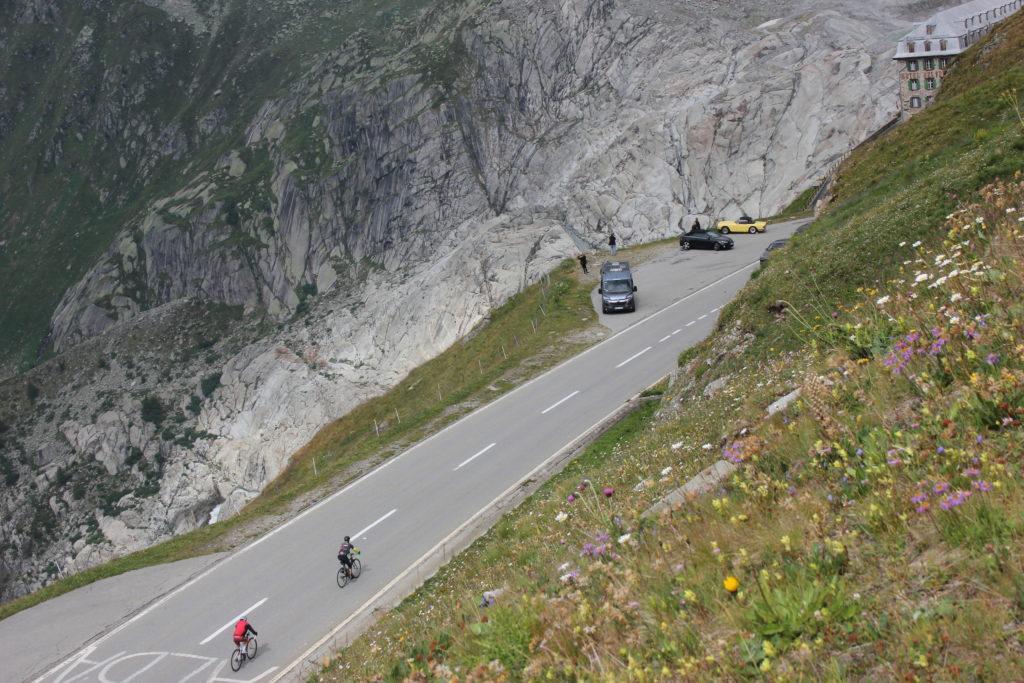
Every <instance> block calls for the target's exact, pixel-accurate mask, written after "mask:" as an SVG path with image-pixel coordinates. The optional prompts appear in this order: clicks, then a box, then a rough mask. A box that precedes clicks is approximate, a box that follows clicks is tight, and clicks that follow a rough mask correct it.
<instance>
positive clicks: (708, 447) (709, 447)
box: [701, 443, 714, 451]
mask: <svg viewBox="0 0 1024 683" xmlns="http://www.w3.org/2000/svg"><path fill="white" fill-rule="evenodd" d="M701 448H703V449H704V450H705V451H710V450H711V449H712V448H714V446H712V445H711V444H709V443H706V444H704V445H703V446H701Z"/></svg>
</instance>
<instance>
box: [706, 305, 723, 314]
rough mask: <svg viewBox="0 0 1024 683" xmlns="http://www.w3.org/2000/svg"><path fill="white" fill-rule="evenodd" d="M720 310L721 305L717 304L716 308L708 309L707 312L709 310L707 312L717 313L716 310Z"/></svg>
mask: <svg viewBox="0 0 1024 683" xmlns="http://www.w3.org/2000/svg"><path fill="white" fill-rule="evenodd" d="M720 310H722V307H721V306H719V307H718V308H712V309H711V310H710V311H708V312H709V313H718V312H719V311H720Z"/></svg>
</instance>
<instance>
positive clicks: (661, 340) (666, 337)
mask: <svg viewBox="0 0 1024 683" xmlns="http://www.w3.org/2000/svg"><path fill="white" fill-rule="evenodd" d="M671 338H672V335H671V334H666V335H665V336H664V337H662V338H661V339H659V340H658V343H659V344H660V343H661V342H663V341H665V340H666V339H671Z"/></svg>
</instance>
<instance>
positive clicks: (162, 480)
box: [0, 0, 933, 597]
mask: <svg viewBox="0 0 1024 683" xmlns="http://www.w3.org/2000/svg"><path fill="white" fill-rule="evenodd" d="M932 4H933V3H928V2H913V3H911V2H902V1H898V0H872V1H871V2H865V3H857V4H856V6H850V4H849V3H845V2H840V1H839V0H830V1H827V2H812V1H811V0H791V1H789V2H784V3H777V5H776V6H775V7H774V8H773V9H772V10H771V14H768V13H766V12H767V10H765V9H764V8H763V7H762V4H761V3H755V2H749V1H744V2H730V3H719V2H711V1H707V0H704V1H697V0H694V1H693V2H687V3H668V2H654V1H652V2H639V1H636V0H617V1H616V0H575V1H566V2H562V3H553V2H548V1H546V0H530V1H529V2H525V3H524V2H511V1H508V2H504V1H497V2H477V1H476V0H451V1H450V2H446V3H427V2H414V1H411V0H409V1H405V2H402V1H399V0H391V1H386V0H380V1H373V0H353V1H352V2H347V3H342V4H339V3H336V2H328V1H327V0H298V1H291V2H254V1H252V0H204V1H200V0H194V1H192V2H189V1H188V0H147V2H146V3H137V2H127V1H124V0H88V1H85V2H82V1H81V0H79V1H77V2H70V1H68V2H60V1H58V0H15V1H14V2H9V3H5V4H4V5H3V7H0V60H2V61H0V69H2V71H0V73H2V75H3V78H2V79H0V84H2V85H0V143H2V144H0V289H2V291H5V292H8V293H9V294H10V295H9V296H6V297H4V299H3V300H2V301H0V330H2V332H0V341H2V342H3V344H2V348H3V351H2V356H0V363H2V365H3V367H6V368H7V371H6V373H7V375H8V379H7V380H5V382H4V383H3V384H2V385H0V397H2V401H0V432H2V434H0V439H3V443H2V445H0V469H2V471H3V474H4V477H5V480H6V486H5V488H4V491H3V495H2V498H0V507H2V510H3V520H4V521H3V523H2V525H0V541H2V551H0V552H2V565H0V572H3V574H4V576H2V577H0V579H2V580H3V582H2V586H0V591H2V592H0V595H2V596H5V597H6V596H9V595H12V594H16V593H19V592H22V591H24V590H26V589H30V588H32V587H34V586H37V585H39V583H40V582H42V581H45V580H47V578H48V574H47V572H50V573H52V572H53V571H55V566H56V565H54V564H52V562H56V563H58V564H59V565H60V566H61V567H62V568H65V569H67V570H69V571H75V570H77V569H81V568H82V567H85V566H89V565H91V564H94V563H96V562H97V561H101V560H102V559H104V558H106V557H110V556H111V555H112V554H117V553H122V552H125V551H127V550H131V549H134V548H138V547H142V546H145V545H147V544H150V543H152V542H153V541H155V540H157V539H160V538H164V537H167V536H168V535H170V534H174V533H178V532H181V531H185V530H188V529H191V528H195V527H196V526H197V525H201V524H203V523H205V521H206V520H207V519H208V516H209V513H210V511H211V510H213V509H214V508H217V509H218V511H219V514H222V515H226V514H231V513H232V512H234V511H236V510H237V509H239V508H240V506H242V505H243V504H244V503H245V502H246V501H248V500H250V499H251V498H252V497H253V496H254V495H256V494H257V493H258V491H259V490H260V489H261V488H262V487H263V486H264V485H265V484H266V483H267V481H269V480H270V479H271V478H273V477H274V476H275V475H276V474H277V473H278V472H279V471H280V470H281V468H282V467H283V466H284V464H285V463H286V462H287V458H288V456H289V454H290V453H291V452H293V451H294V449H295V448H297V447H298V446H299V445H301V444H302V443H304V442H305V441H306V440H307V439H308V438H309V437H310V436H311V435H312V434H313V433H314V432H315V430H316V429H317V428H318V427H319V426H321V425H322V424H324V423H325V422H326V421H328V420H330V419H332V418H334V417H337V416H338V415H341V414H343V413H345V412H346V411H347V410H349V409H350V408H351V407H352V406H354V405H356V404H358V403H359V402H360V401H361V400H364V399H365V398H366V397H368V396H371V395H374V394H376V393H379V392H380V391H382V390H383V389H385V388H387V387H388V386H391V385H393V384H394V383H395V382H396V381H397V380H398V379H400V378H401V377H402V376H404V375H405V374H406V373H407V372H408V371H409V369H411V368H412V367H415V366H416V365H417V364H419V363H421V362H422V361H424V360H425V359H427V358H430V357H432V356H434V355H435V354H437V353H438V352H439V351H441V350H443V349H444V348H446V347H447V346H449V345H450V344H451V343H452V342H453V341H455V340H457V339H458V338H459V337H461V336H462V335H464V334H465V333H466V332H468V331H469V330H470V329H472V327H473V326H475V325H476V324H478V323H479V322H480V321H482V320H483V319H485V318H486V316H487V314H488V312H489V311H490V310H492V309H493V307H494V306H495V305H497V304H499V303H501V302H502V301H504V300H505V299H506V298H507V297H508V296H509V295H511V294H513V293H515V292H516V291H517V290H518V289H520V288H521V287H522V286H523V285H524V284H526V283H529V282H531V281H533V280H535V279H536V278H537V277H538V276H539V275H540V274H541V273H543V272H544V271H546V270H547V269H549V268H550V267H552V265H553V264H555V263H557V262H558V261H559V260H560V259H562V258H563V257H565V256H566V255H569V254H571V253H574V252H575V251H576V250H577V249H578V248H581V247H586V245H588V244H599V243H601V242H603V241H604V240H606V239H607V234H608V233H607V231H608V230H609V229H614V230H615V232H616V234H617V235H618V236H619V238H620V240H622V241H625V242H637V241H643V240H649V239H653V238H656V237H662V236H667V235H670V234H672V233H673V232H674V231H675V230H676V226H677V224H678V222H679V220H680V219H681V218H682V217H683V216H684V215H685V214H689V213H694V212H700V213H710V214H719V213H724V214H729V213H733V212H736V211H739V210H740V208H742V209H743V210H745V211H748V212H750V213H761V214H766V213H770V212H771V211H773V210H775V209H777V208H779V207H781V206H782V205H784V204H785V203H786V201H787V200H789V199H790V198H791V197H792V195H794V194H795V193H796V192H798V191H800V190H802V189H804V188H805V187H806V186H807V185H809V184H810V183H811V182H812V181H813V180H814V179H815V178H817V177H818V176H819V175H820V173H821V171H822V169H823V168H824V167H825V166H826V165H827V164H828V163H829V162H830V161H832V160H833V159H835V158H836V157H838V156H839V155H840V154H842V153H843V152H845V151H846V150H847V149H848V148H849V147H850V146H852V144H854V143H856V142H857V141H858V140H860V139H862V138H863V137H865V136H866V135H867V134H869V133H870V132H871V131H873V130H874V129H875V128H877V127H878V126H879V125H880V124H881V123H883V122H884V121H886V120H887V119H888V118H890V117H891V115H892V114H893V113H894V111H893V110H894V108H895V105H896V98H895V95H894V82H893V67H892V65H891V63H890V61H889V59H888V52H889V50H890V47H891V40H892V38H893V37H894V36H895V35H898V33H899V31H900V30H901V29H902V28H905V27H906V26H907V24H908V19H910V18H911V17H910V15H909V12H910V11H913V12H914V13H917V12H923V11H926V9H927V8H928V7H930V6H931V5H932ZM30 364H32V365H34V366H35V367H33V368H32V369H30V370H25V368H26V367H27V365H30ZM13 577H17V578H13Z"/></svg>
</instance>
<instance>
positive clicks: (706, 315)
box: [697, 313, 708, 320]
mask: <svg viewBox="0 0 1024 683" xmlns="http://www.w3.org/2000/svg"><path fill="white" fill-rule="evenodd" d="M706 317H708V314H707V313H705V314H704V315H702V316H701V317H699V318H697V320H703V319H704V318H706Z"/></svg>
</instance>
